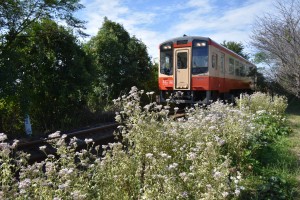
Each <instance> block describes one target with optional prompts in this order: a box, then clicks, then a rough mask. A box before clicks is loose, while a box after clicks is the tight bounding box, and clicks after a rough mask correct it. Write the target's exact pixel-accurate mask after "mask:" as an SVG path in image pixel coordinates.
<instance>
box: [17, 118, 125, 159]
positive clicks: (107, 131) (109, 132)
mask: <svg viewBox="0 0 300 200" xmlns="http://www.w3.org/2000/svg"><path fill="white" fill-rule="evenodd" d="M118 125H119V124H118V123H111V124H106V125H101V126H98V127H93V128H89V129H83V130H79V131H73V132H70V133H65V135H66V138H65V140H66V141H69V140H70V139H71V138H73V137H76V138H77V143H78V149H82V148H84V147H85V146H86V143H85V142H84V140H85V139H86V138H89V139H93V142H94V143H95V145H102V144H107V143H109V142H113V141H114V135H113V132H114V131H115V130H116V129H117V127H118ZM60 137H61V136H55V137H51V138H43V139H39V140H34V141H20V142H19V143H18V144H17V146H16V150H17V151H23V152H25V153H28V154H30V157H29V162H30V163H33V162H37V161H42V160H43V159H45V158H46V155H45V153H44V152H43V151H42V150H40V147H41V146H45V147H46V148H45V151H46V153H47V154H55V152H56V150H55V148H53V147H52V146H51V144H50V143H51V141H53V140H55V139H58V138H60Z"/></svg>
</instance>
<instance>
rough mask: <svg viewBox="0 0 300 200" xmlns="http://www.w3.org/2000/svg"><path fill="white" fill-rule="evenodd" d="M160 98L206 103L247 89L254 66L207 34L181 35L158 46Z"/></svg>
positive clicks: (180, 101) (250, 83) (250, 86)
mask: <svg viewBox="0 0 300 200" xmlns="http://www.w3.org/2000/svg"><path fill="white" fill-rule="evenodd" d="M159 49H160V63H159V76H158V79H159V90H160V101H161V102H165V101H166V99H169V98H170V96H171V99H172V100H174V101H176V102H177V103H208V102H209V101H210V100H215V99H217V98H221V99H228V98H232V97H233V96H234V95H238V94H239V93H241V92H248V91H251V89H252V87H253V78H252V77H250V76H249V72H250V71H251V70H252V69H253V68H255V65H253V64H252V63H250V62H249V61H248V60H246V59H244V58H243V57H241V56H239V55H238V54H236V53H234V52H233V51H231V50H229V49H227V48H225V47H223V46H222V45H220V44H218V43H216V42H215V41H213V40H211V39H210V38H207V37H198V36H183V37H178V38H174V39H171V40H168V41H165V42H163V43H162V44H160V46H159Z"/></svg>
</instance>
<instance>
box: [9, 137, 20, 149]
mask: <svg viewBox="0 0 300 200" xmlns="http://www.w3.org/2000/svg"><path fill="white" fill-rule="evenodd" d="M18 143H19V140H16V139H14V143H13V144H12V145H11V146H12V147H13V148H16V147H17V145H18Z"/></svg>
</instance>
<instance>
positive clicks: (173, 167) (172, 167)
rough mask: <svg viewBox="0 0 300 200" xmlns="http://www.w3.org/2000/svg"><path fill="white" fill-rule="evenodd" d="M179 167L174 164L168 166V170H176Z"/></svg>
mask: <svg viewBox="0 0 300 200" xmlns="http://www.w3.org/2000/svg"><path fill="white" fill-rule="evenodd" d="M177 166H178V164H177V163H172V164H171V165H169V166H168V170H172V169H175V168H176V167H177Z"/></svg>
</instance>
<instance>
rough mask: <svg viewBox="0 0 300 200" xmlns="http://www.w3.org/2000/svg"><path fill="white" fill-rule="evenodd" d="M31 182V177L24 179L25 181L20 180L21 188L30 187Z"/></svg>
mask: <svg viewBox="0 0 300 200" xmlns="http://www.w3.org/2000/svg"><path fill="white" fill-rule="evenodd" d="M30 184H31V180H30V179H29V178H26V179H24V180H23V181H21V182H19V186H18V187H19V189H25V188H27V187H29V186H30Z"/></svg>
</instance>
